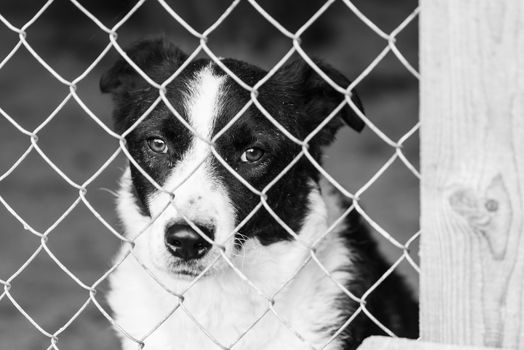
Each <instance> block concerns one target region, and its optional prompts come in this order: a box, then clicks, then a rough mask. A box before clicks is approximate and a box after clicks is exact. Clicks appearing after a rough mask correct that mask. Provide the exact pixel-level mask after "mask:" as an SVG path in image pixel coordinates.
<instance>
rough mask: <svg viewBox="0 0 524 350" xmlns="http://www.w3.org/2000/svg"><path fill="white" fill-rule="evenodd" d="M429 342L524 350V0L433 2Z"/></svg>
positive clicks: (426, 92) (426, 184)
mask: <svg viewBox="0 0 524 350" xmlns="http://www.w3.org/2000/svg"><path fill="white" fill-rule="evenodd" d="M420 33H421V38H420V45H421V46H420V54H421V57H420V59H421V62H420V66H421V74H422V80H421V122H422V129H421V164H422V165H421V167H422V181H421V196H422V199H421V202H422V217H421V227H422V238H421V259H422V260H421V267H422V273H421V337H422V339H423V340H427V341H434V342H444V343H453V344H460V345H475V346H491V347H497V348H499V347H504V348H508V349H524V1H523V0H505V1H502V0H439V1H435V0H422V1H421V22H420Z"/></svg>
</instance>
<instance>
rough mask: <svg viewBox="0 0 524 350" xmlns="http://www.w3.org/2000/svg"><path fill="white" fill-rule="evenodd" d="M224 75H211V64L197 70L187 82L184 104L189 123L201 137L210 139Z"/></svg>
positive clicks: (218, 107) (218, 106)
mask: <svg viewBox="0 0 524 350" xmlns="http://www.w3.org/2000/svg"><path fill="white" fill-rule="evenodd" d="M224 78H225V77H224V76H217V75H213V69H212V68H211V65H208V66H206V67H204V68H203V69H202V70H200V71H198V72H197V73H196V74H195V76H194V79H193V80H191V81H190V82H189V83H188V88H189V94H188V95H187V96H186V98H185V101H184V104H185V109H186V112H187V115H188V119H189V124H190V125H191V126H192V127H193V128H194V129H195V131H196V132H197V133H198V134H199V135H200V136H202V137H204V138H207V139H210V138H211V136H212V135H211V133H212V131H213V125H214V124H215V118H216V117H217V112H218V110H219V109H220V107H221V106H220V100H219V97H220V90H221V86H222V84H223V82H224Z"/></svg>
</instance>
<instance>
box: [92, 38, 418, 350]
mask: <svg viewBox="0 0 524 350" xmlns="http://www.w3.org/2000/svg"><path fill="white" fill-rule="evenodd" d="M127 55H128V56H129V57H130V58H131V59H132V60H133V61H134V62H135V63H136V64H137V65H138V66H139V67H140V68H141V69H142V70H143V71H144V72H145V73H146V74H147V75H148V76H149V77H150V78H151V79H153V80H154V81H156V82H157V83H162V82H164V81H165V80H166V79H168V78H169V77H170V76H171V75H172V74H173V73H174V72H175V71H176V70H177V69H178V68H179V67H180V66H181V65H182V64H183V63H184V62H185V60H186V59H187V55H186V54H185V53H183V52H182V51H181V50H179V49H178V48H177V47H175V46H174V45H172V44H171V43H169V42H167V41H166V40H164V39H157V40H146V41H142V42H139V43H137V44H136V45H134V46H132V47H131V48H130V49H129V50H127ZM221 62H222V63H223V64H224V65H225V66H227V67H228V69H229V70H231V71H232V72H233V73H234V74H235V75H237V76H238V77H239V78H240V79H242V80H243V81H244V82H245V83H246V84H249V85H250V86H254V85H255V84H256V83H257V82H258V81H259V80H260V79H262V78H263V77H264V76H265V75H266V71H264V70H262V69H260V68H258V67H255V66H252V65H250V64H247V63H244V62H240V61H237V60H234V59H221ZM317 64H318V65H319V66H320V68H321V69H322V70H323V71H324V72H325V73H326V74H327V75H328V76H329V77H330V78H331V79H332V80H333V81H335V82H336V83H337V84H339V85H341V86H347V85H348V84H349V81H348V80H347V79H346V78H345V77H344V76H343V75H342V74H340V73H338V72H337V71H335V70H334V69H333V68H331V67H329V66H327V65H324V64H321V63H320V62H317ZM100 86H101V89H102V91H103V92H107V93H111V94H112V95H113V99H114V103H115V110H114V122H115V128H116V130H117V132H120V133H122V132H124V131H125V130H127V129H128V128H130V127H131V126H133V124H135V122H136V121H137V119H138V118H140V117H141V116H142V114H143V113H144V112H146V110H148V109H149V108H150V107H151V104H152V103H153V102H154V101H155V100H156V99H157V98H158V96H159V91H158V89H156V88H154V87H152V86H150V84H148V83H147V82H146V81H145V80H144V79H143V78H142V77H141V76H140V75H139V74H137V73H136V72H135V70H134V69H133V68H132V67H131V66H130V65H129V64H128V63H126V61H125V60H123V59H120V60H119V61H117V62H116V63H115V65H114V66H113V67H112V68H111V69H110V70H109V71H107V72H106V73H105V74H104V75H103V77H102V79H101V83H100ZM166 95H167V98H168V100H169V102H170V103H171V104H172V105H173V107H174V108H175V109H176V110H177V111H178V112H179V114H180V115H181V116H182V118H183V120H184V122H181V121H180V120H179V119H177V118H176V117H175V116H174V115H173V113H172V112H171V111H170V109H169V108H168V107H167V106H166V105H165V104H164V103H160V104H158V106H156V107H155V108H154V109H153V110H152V111H151V113H150V114H149V115H148V117H147V118H145V119H144V120H143V121H142V122H140V123H139V124H138V125H137V126H136V127H135V128H134V129H133V131H132V132H130V133H129V134H128V135H127V137H126V140H127V148H128V150H129V153H130V154H131V155H132V157H133V158H134V159H135V160H136V162H137V164H139V165H140V167H141V168H142V169H143V170H144V171H145V172H147V174H149V176H150V177H151V178H152V179H153V180H154V181H155V182H156V183H158V184H159V185H160V186H162V187H163V188H164V189H176V190H175V191H174V199H173V202H172V203H170V200H171V197H170V196H169V195H168V194H166V193H164V192H162V191H159V190H157V188H156V187H155V186H154V185H152V184H151V183H150V181H149V180H148V179H147V178H146V177H145V176H144V175H143V174H142V173H141V172H140V171H139V170H138V169H137V168H136V167H135V166H133V164H130V166H129V168H128V169H127V170H126V171H125V173H124V175H123V178H122V181H121V189H120V192H119V198H118V212H119V215H120V218H121V220H122V223H123V226H124V229H125V232H126V235H127V237H128V238H129V239H135V238H136V237H137V236H138V238H136V241H135V243H136V245H135V248H134V253H133V254H134V255H135V256H136V258H135V257H134V256H132V255H131V256H128V257H127V258H126V259H125V260H124V262H123V263H122V264H121V265H120V266H119V267H118V268H117V269H116V270H115V271H114V273H113V274H112V275H111V277H110V284H111V292H110V294H109V296H108V300H109V303H110V305H111V307H112V309H113V312H114V317H115V319H116V322H117V323H118V324H119V325H120V326H121V327H122V328H123V329H124V330H125V331H126V332H127V333H128V334H129V335H130V336H132V337H134V338H136V339H143V338H144V337H145V339H144V343H145V349H151V350H185V349H187V350H205V349H219V348H220V347H219V346H218V345H217V344H216V343H219V344H221V345H222V346H224V347H229V346H231V345H233V344H235V346H234V349H238V350H242V349H247V350H262V349H267V350H279V349H286V350H293V349H297V350H298V349H300V350H302V349H306V348H308V346H307V344H310V345H312V346H314V347H316V348H322V347H323V346H325V347H324V349H331V350H335V349H336V350H341V349H355V348H356V347H357V346H358V344H359V343H360V342H361V341H362V340H363V339H364V338H365V337H367V336H369V335H371V334H380V333H383V332H382V331H381V330H380V328H379V327H377V326H376V324H375V323H374V322H373V321H372V320H371V319H370V318H369V317H367V316H366V314H365V313H364V312H362V310H361V309H359V307H360V306H361V304H360V303H358V302H356V301H354V300H352V299H351V298H350V297H348V295H347V294H346V293H345V292H344V291H343V289H342V288H341V287H343V288H346V289H347V291H349V292H351V293H352V294H354V295H356V296H357V297H361V296H362V295H363V294H364V293H365V292H366V291H367V290H368V288H370V287H371V286H372V285H373V284H374V283H375V282H376V281H377V280H378V279H379V278H380V276H382V274H383V273H384V272H385V271H386V269H387V263H386V262H385V260H384V259H383V258H382V257H381V256H380V255H379V253H378V251H377V248H376V246H375V243H374V242H373V241H372V239H371V238H370V236H369V235H368V232H367V230H366V228H365V226H364V225H363V224H361V223H360V221H359V217H358V215H357V214H355V213H351V214H350V215H349V216H348V217H347V218H346V219H345V220H344V221H343V222H341V223H340V224H339V225H336V227H335V228H334V229H332V230H331V232H329V234H327V235H326V236H325V237H324V238H323V239H322V240H320V241H319V243H318V244H317V245H316V246H315V247H316V248H315V256H316V258H315V259H317V260H318V263H317V262H316V261H315V259H310V260H309V262H308V263H307V264H305V265H304V262H305V261H307V260H308V258H310V256H311V255H310V254H311V251H310V250H309V249H308V248H307V246H308V245H310V244H312V243H313V242H315V241H317V240H318V239H319V238H320V237H321V236H322V235H324V234H325V233H326V232H327V231H328V229H329V228H330V226H331V224H333V222H334V221H335V220H336V219H337V218H339V217H340V216H341V215H342V214H343V213H344V211H345V210H346V209H347V208H348V207H349V205H348V203H344V202H343V201H342V200H340V199H339V198H338V197H337V196H336V195H335V191H333V189H331V188H330V187H329V186H327V185H325V184H323V181H321V175H320V174H319V171H318V170H317V169H316V168H315V167H314V166H313V165H312V164H311V162H310V161H309V160H308V159H307V158H306V157H305V156H303V157H301V158H300V160H298V161H297V162H296V163H295V164H294V165H293V166H292V167H291V168H290V169H289V170H288V171H287V172H286V173H285V175H284V176H282V177H281V178H280V179H279V180H278V181H276V182H275V183H274V185H273V186H272V187H270V189H269V190H268V191H267V193H266V201H267V204H268V206H269V207H270V208H271V210H273V211H274V213H275V214H276V215H277V216H278V217H279V218H280V219H281V220H282V221H283V222H284V223H285V224H286V225H287V226H288V227H287V228H283V226H282V225H281V223H279V222H277V220H276V219H275V218H274V217H273V216H272V215H270V213H269V212H268V210H267V209H266V208H264V207H263V206H262V205H261V204H260V203H261V200H260V195H258V194H255V193H253V191H252V190H251V189H249V188H248V186H246V185H245V184H243V183H242V182H241V181H240V180H239V179H238V178H237V177H236V176H234V175H233V174H232V173H231V170H234V171H235V172H236V173H237V174H238V175H239V176H240V177H242V178H243V179H245V181H246V182H247V183H249V184H250V185H251V186H252V187H253V188H254V189H256V190H259V191H260V190H262V189H264V188H265V187H266V186H267V185H268V184H269V183H270V182H272V181H273V180H274V179H275V177H277V176H278V175H279V174H280V173H281V172H282V171H283V170H284V169H285V168H286V167H287V166H288V165H289V164H290V163H291V162H292V161H293V159H294V158H295V157H296V156H297V154H299V152H300V151H301V150H302V148H301V146H299V145H297V143H294V142H293V141H292V140H290V139H289V138H288V137H287V136H286V135H285V134H284V133H283V132H282V131H280V130H279V129H278V128H277V127H276V126H275V125H274V124H273V123H272V122H271V121H269V120H268V119H267V118H266V117H265V116H264V115H263V114H262V113H261V112H260V111H259V109H257V108H256V107H255V106H253V105H252V106H251V107H249V108H248V109H247V110H246V111H245V113H243V115H242V117H240V118H239V119H238V120H237V121H236V122H234V123H233V124H231V125H230V127H229V128H228V129H227V131H225V132H224V133H223V134H222V135H221V136H220V137H219V138H218V139H216V140H215V142H214V149H215V150H216V153H217V154H218V156H219V157H221V158H222V159H223V161H225V162H226V163H227V164H228V167H226V166H224V165H223V164H222V163H221V162H220V161H219V160H218V157H217V156H216V155H214V154H213V151H212V147H211V145H210V143H209V142H206V141H205V140H211V139H212V138H213V137H214V136H215V135H216V134H217V133H218V132H219V131H220V130H222V129H223V128H224V127H225V126H226V125H228V123H229V122H230V121H231V120H232V118H234V117H235V116H236V115H237V113H238V112H239V111H240V110H241V109H242V108H243V107H244V105H245V104H246V103H247V102H248V101H249V100H250V93H249V92H248V91H246V90H245V89H243V88H242V87H241V86H239V85H238V84H237V83H236V82H235V81H234V80H233V79H232V78H231V77H229V76H228V75H227V74H226V73H224V71H223V70H222V69H221V68H219V67H218V66H217V64H216V63H214V62H213V61H211V60H209V59H198V60H195V61H193V62H191V63H190V64H189V65H188V66H187V67H185V69H184V70H183V71H182V72H181V74H180V75H179V76H178V77H177V78H176V79H174V80H173V81H172V83H170V84H169V85H168V86H167V89H166ZM257 98H258V101H260V104H261V105H262V106H263V107H264V108H265V109H266V110H267V111H268V112H269V113H270V114H271V116H272V117H273V118H275V120H276V121H278V123H280V124H281V125H282V126H283V127H284V128H285V129H286V130H288V131H289V132H290V133H291V134H292V135H294V136H295V137H296V138H297V139H299V140H303V139H304V138H305V137H307V135H308V134H310V133H311V132H312V131H313V130H314V129H315V128H316V127H317V126H318V125H319V124H320V123H321V122H322V121H323V120H324V118H326V117H327V116H328V115H329V114H330V113H331V111H332V110H333V109H335V107H336V106H337V105H338V104H339V103H340V102H341V101H342V100H343V98H344V96H343V95H342V94H340V93H338V92H336V91H335V90H334V89H333V88H332V87H331V86H330V85H329V84H328V83H326V82H325V81H324V80H323V79H322V78H321V77H320V76H318V75H317V74H316V73H315V72H314V70H313V69H311V68H310V67H309V65H307V64H306V63H305V62H303V61H301V60H295V61H293V62H291V63H288V64H286V65H285V66H283V67H282V68H281V69H280V70H279V71H278V72H277V73H276V74H275V75H274V76H273V77H272V78H270V79H269V80H268V81H267V82H266V83H265V84H263V85H262V86H261V87H260V89H259V90H258V97H257ZM353 101H354V102H355V104H356V105H358V106H360V101H359V100H358V98H357V97H356V96H354V97H353ZM184 124H187V125H184ZM344 124H347V125H349V126H350V127H352V128H353V129H355V130H357V131H360V130H361V129H362V128H363V127H364V123H363V122H362V120H361V119H360V118H359V117H358V116H356V115H355V113H353V111H352V110H351V108H350V107H349V106H346V107H344V108H343V109H342V110H341V111H340V113H339V115H337V116H336V118H334V119H332V121H331V122H329V123H328V124H327V125H326V126H325V127H324V128H323V129H322V130H321V131H320V132H319V133H318V134H317V135H316V136H315V137H314V138H312V140H311V142H309V148H308V151H309V152H310V154H311V155H312V157H313V158H314V159H315V160H316V161H317V162H319V163H321V157H322V151H323V148H324V147H325V146H327V145H329V144H330V143H331V142H332V141H333V139H334V137H335V133H336V131H337V130H338V129H339V128H340V127H341V126H343V125H344ZM187 126H190V127H191V128H192V129H193V130H194V131H195V132H196V133H197V134H198V135H199V136H200V137H197V136H195V135H194V133H193V132H192V131H190V130H189V129H188V127H187ZM228 168H229V169H228ZM257 207H258V208H257ZM253 210H256V211H255V213H254V215H250V213H251V212H252V211H253ZM246 217H248V218H249V219H248V220H245V219H246ZM186 219H189V220H191V221H192V223H193V224H194V225H193V226H191V225H189V224H188V223H187V222H186ZM239 224H242V226H241V228H240V229H239V230H238V232H236V233H234V234H233V235H232V234H231V233H233V232H235V228H236V227H237V226H238V225H239ZM289 230H292V231H293V232H294V233H296V235H297V236H298V238H299V240H297V239H295V238H294V237H293V235H292V234H291V233H290V232H289ZM142 231H144V232H143V234H141V235H139V234H140V233H141V232H142ZM202 234H204V235H206V236H207V237H203V236H202ZM210 242H213V244H211V243H210ZM127 250H128V247H127V246H125V247H123V248H122V250H121V253H120V254H119V256H118V257H117V261H118V260H119V259H120V258H121V257H123V255H124V254H125V253H126V252H127ZM222 252H223V254H224V255H225V256H226V257H227V258H228V259H229V260H230V261H231V262H232V264H233V265H234V266H235V267H236V269H238V271H235V270H234V269H233V268H231V266H229V265H228V263H227V262H226V261H225V259H223V257H221V253H222ZM215 260H216V262H215V264H214V265H213V266H212V268H210V269H208V270H207V271H206V272H205V274H204V275H203V277H202V278H201V279H200V280H198V281H197V282H196V283H194V284H192V283H191V282H192V280H193V279H194V278H195V276H198V275H199V274H201V273H202V272H203V271H204V270H205V269H206V267H207V266H208V265H210V264H212V263H213V262H214V261H215ZM319 263H320V264H321V265H322V268H321V267H319ZM303 265H304V266H303ZM144 267H145V269H144ZM301 267H302V268H301ZM300 268H301V269H300ZM299 269H300V272H298V273H297V271H298V270H299ZM324 270H325V271H324ZM238 272H241V274H242V276H243V277H240V276H239V273H238ZM326 272H327V273H326ZM152 276H154V277H152ZM244 277H245V279H248V280H249V281H250V283H251V284H252V285H250V284H249V283H247V282H246V280H245V279H244ZM253 286H255V287H256V288H257V289H258V290H259V291H261V292H262V294H264V295H265V296H267V297H268V298H270V299H271V300H272V301H273V303H272V310H270V311H268V305H270V304H271V303H270V302H268V299H266V298H265V297H264V296H262V295H261V294H260V293H258V292H257V290H256V289H255V288H254V287H253ZM166 288H167V289H169V290H170V291H171V292H172V293H170V292H168V291H166ZM173 293H175V294H176V293H183V295H184V301H183V307H180V308H178V309H177V310H176V311H175V312H172V311H173V308H175V307H176V305H177V304H178V302H179V299H178V298H177V297H176V296H175V295H174V294H173ZM362 304H363V305H365V308H366V309H367V310H368V311H369V312H370V313H371V314H372V315H374V316H375V317H376V319H377V320H378V321H379V322H381V323H382V324H383V325H384V326H385V327H387V328H388V329H390V330H391V331H393V332H394V333H395V334H397V335H398V336H408V337H413V336H416V334H417V313H418V311H417V305H416V303H415V302H414V301H413V299H412V296H411V294H410V292H409V291H408V289H407V287H406V286H405V285H404V283H403V281H402V280H401V278H400V277H399V276H398V275H396V274H393V275H391V276H390V277H388V278H387V279H386V280H385V281H384V282H383V283H382V284H381V286H380V287H379V288H377V289H376V290H374V291H373V293H371V294H370V295H369V296H368V297H367V298H366V299H365V302H363V303H362ZM355 312H358V315H356V316H355V317H353V315H354V313H355ZM275 313H276V314H278V317H277V316H276V315H275ZM348 320H351V322H349V323H348V324H347V325H346V323H347V322H348ZM158 324H161V325H160V326H159V327H158V328H157V329H155V327H157V325H158ZM344 326H345V328H344ZM341 327H343V330H342V331H341V332H338V331H339V329H341ZM153 329H155V330H154V331H153V332H152V333H151V331H152V330H153ZM297 333H298V334H300V336H297ZM334 335H337V336H336V337H333V336H334ZM300 337H302V338H303V339H300ZM121 338H122V343H123V348H124V349H125V350H130V349H136V348H137V344H136V343H135V342H134V341H132V340H130V339H129V337H127V336H124V335H122V334H121Z"/></svg>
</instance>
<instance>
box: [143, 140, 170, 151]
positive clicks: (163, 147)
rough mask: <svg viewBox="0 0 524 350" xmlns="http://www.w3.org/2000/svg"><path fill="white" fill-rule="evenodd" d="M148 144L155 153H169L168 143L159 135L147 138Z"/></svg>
mask: <svg viewBox="0 0 524 350" xmlns="http://www.w3.org/2000/svg"><path fill="white" fill-rule="evenodd" d="M147 145H148V146H149V148H150V149H151V150H152V151H153V152H155V153H167V143H166V142H165V141H164V140H162V139H161V138H159V137H151V138H149V139H147Z"/></svg>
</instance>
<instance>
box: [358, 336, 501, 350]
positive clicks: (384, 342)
mask: <svg viewBox="0 0 524 350" xmlns="http://www.w3.org/2000/svg"><path fill="white" fill-rule="evenodd" d="M494 349H495V348H485V347H478V346H474V347H473V346H461V345H447V344H438V343H427V342H422V341H416V340H409V339H398V338H391V337H369V338H367V339H366V340H365V341H364V342H363V343H362V345H361V346H360V347H359V348H358V350H494Z"/></svg>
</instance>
